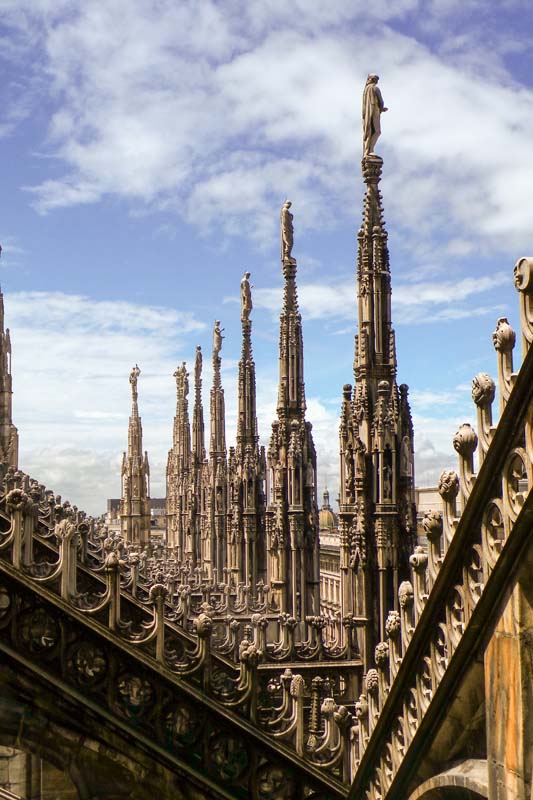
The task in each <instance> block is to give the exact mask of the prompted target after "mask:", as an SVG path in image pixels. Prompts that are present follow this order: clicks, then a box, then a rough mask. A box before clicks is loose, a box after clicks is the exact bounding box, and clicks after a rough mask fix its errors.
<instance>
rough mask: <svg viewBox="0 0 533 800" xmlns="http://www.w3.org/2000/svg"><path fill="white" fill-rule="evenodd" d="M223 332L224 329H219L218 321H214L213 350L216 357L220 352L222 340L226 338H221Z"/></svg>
mask: <svg viewBox="0 0 533 800" xmlns="http://www.w3.org/2000/svg"><path fill="white" fill-rule="evenodd" d="M223 330H225V328H221V327H220V320H219V319H216V320H215V327H214V328H213V350H214V352H215V353H216V354H217V356H218V354H219V353H220V351H221V350H222V339H225V338H226V337H225V336H222V331H223Z"/></svg>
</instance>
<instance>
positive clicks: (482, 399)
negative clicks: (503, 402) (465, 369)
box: [472, 372, 496, 408]
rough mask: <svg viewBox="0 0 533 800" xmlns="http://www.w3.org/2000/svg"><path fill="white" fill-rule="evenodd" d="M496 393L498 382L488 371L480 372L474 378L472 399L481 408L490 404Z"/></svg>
mask: <svg viewBox="0 0 533 800" xmlns="http://www.w3.org/2000/svg"><path fill="white" fill-rule="evenodd" d="M495 394H496V384H495V383H494V381H493V380H492V378H491V377H490V375H488V374H487V373H486V372H480V373H478V375H476V376H475V378H474V379H473V380H472V400H473V401H474V403H475V404H476V406H478V407H479V408H483V407H485V406H490V405H491V403H492V402H493V400H494V396H495Z"/></svg>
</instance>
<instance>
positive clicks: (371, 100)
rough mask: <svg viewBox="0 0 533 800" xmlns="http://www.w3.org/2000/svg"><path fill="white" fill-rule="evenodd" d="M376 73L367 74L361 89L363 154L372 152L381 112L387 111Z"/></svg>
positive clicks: (377, 135)
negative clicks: (362, 89) (363, 86)
mask: <svg viewBox="0 0 533 800" xmlns="http://www.w3.org/2000/svg"><path fill="white" fill-rule="evenodd" d="M378 81H379V76H378V75H372V74H371V75H369V76H368V78H367V79H366V84H365V88H364V91H363V156H369V155H372V154H373V153H374V147H375V146H376V142H377V140H378V139H379V136H380V134H381V114H382V113H383V112H384V111H388V109H387V108H386V107H385V105H384V103H383V97H382V96H381V91H380V90H379V88H378V85H377V84H378Z"/></svg>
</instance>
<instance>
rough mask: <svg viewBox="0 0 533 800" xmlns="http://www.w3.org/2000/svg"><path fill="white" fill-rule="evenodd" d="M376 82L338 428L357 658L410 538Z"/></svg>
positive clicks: (385, 605) (387, 600)
mask: <svg viewBox="0 0 533 800" xmlns="http://www.w3.org/2000/svg"><path fill="white" fill-rule="evenodd" d="M377 82H378V77H377V76H376V75H369V76H368V79H367V83H366V86H365V89H364V94H363V159H362V173H363V181H364V183H365V185H366V191H365V197H364V201H363V219H362V224H361V227H360V229H359V232H358V235H357V312H358V332H357V334H356V336H355V352H354V377H355V387H354V392H353V396H352V392H351V386H350V384H346V385H345V386H344V389H343V401H342V408H341V424H340V429H339V438H340V477H341V481H340V514H339V534H340V544H341V597H342V604H343V608H342V613H343V614H347V613H354V614H355V615H357V616H363V617H365V618H367V619H368V620H370V622H369V624H368V625H367V626H366V629H365V636H364V641H363V642H361V643H360V644H361V650H362V652H363V654H365V653H366V656H365V655H364V657H365V658H370V657H371V653H372V652H373V646H374V645H375V644H376V643H377V641H379V640H380V639H381V640H383V638H384V636H385V629H384V625H385V614H386V612H387V611H388V609H389V608H391V607H392V605H393V604H395V603H396V602H397V594H398V592H397V590H398V583H399V580H401V578H402V576H403V574H404V572H405V570H406V567H407V554H408V552H410V549H411V546H412V544H413V540H412V539H413V536H414V534H415V530H414V528H415V520H414V479H413V429H412V422H411V415H410V410H409V404H408V402H407V387H406V386H402V387H400V388H398V386H397V383H396V370H397V363H396V348H395V339H394V330H393V328H392V323H391V273H390V264H389V251H388V246H387V232H386V230H385V222H384V219H383V204H382V197H381V193H380V191H379V183H380V180H381V172H382V168H383V159H382V158H381V157H380V156H378V155H376V154H375V153H374V146H375V144H376V141H377V139H378V137H379V135H380V133H381V127H380V116H381V114H382V113H383V112H384V111H386V110H387V109H386V108H385V106H384V104H383V98H382V96H381V92H380V91H379V89H378V88H377ZM365 663H366V662H365ZM366 666H368V663H367V664H366Z"/></svg>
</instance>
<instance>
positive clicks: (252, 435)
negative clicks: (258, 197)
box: [237, 272, 259, 455]
mask: <svg viewBox="0 0 533 800" xmlns="http://www.w3.org/2000/svg"><path fill="white" fill-rule="evenodd" d="M249 279H250V273H249V272H245V273H244V276H243V278H242V280H241V325H242V349H241V359H240V361H239V398H238V399H239V409H238V419H237V449H238V450H239V452H240V454H241V455H243V454H244V450H245V448H246V446H247V445H251V446H252V447H254V448H256V447H257V444H258V441H259V435H258V428H257V410H256V383H255V363H254V358H253V353H252V320H251V319H250V312H251V311H252V307H253V306H252V291H251V290H252V286H251V284H250V280H249Z"/></svg>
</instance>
